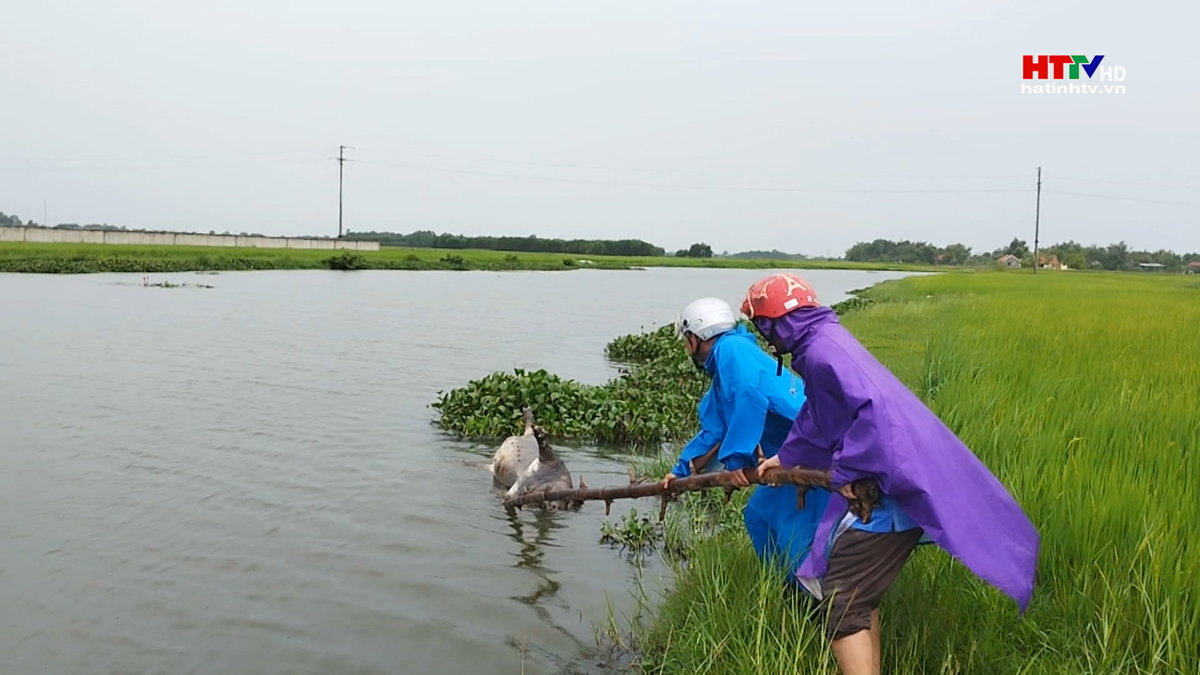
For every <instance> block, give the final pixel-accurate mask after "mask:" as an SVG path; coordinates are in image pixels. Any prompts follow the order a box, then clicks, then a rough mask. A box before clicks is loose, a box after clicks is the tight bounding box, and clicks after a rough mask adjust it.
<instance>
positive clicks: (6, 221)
mask: <svg viewBox="0 0 1200 675" xmlns="http://www.w3.org/2000/svg"><path fill="white" fill-rule="evenodd" d="M29 224H30V225H33V221H32V220H31V221H29ZM5 225H7V226H9V227H25V223H22V222H21V219H20V218H19V217H17V216H9V215H5V213H4V212H3V211H0V227H3V226H5Z"/></svg>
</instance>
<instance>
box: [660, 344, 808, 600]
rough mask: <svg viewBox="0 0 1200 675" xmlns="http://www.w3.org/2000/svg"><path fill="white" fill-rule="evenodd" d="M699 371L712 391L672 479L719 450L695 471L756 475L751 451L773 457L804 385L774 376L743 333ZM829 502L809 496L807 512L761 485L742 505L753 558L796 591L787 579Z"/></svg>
mask: <svg viewBox="0 0 1200 675" xmlns="http://www.w3.org/2000/svg"><path fill="white" fill-rule="evenodd" d="M704 369H705V371H706V372H708V374H709V375H710V376H711V377H712V384H711V385H710V386H709V388H708V391H706V392H705V393H704V397H703V398H701V399H700V404H699V406H698V411H699V415H700V427H701V429H700V432H699V433H697V434H696V436H695V437H694V438H692V440H691V441H689V442H688V444H687V445H685V446H684V448H683V450H682V452H681V453H680V458H679V463H678V464H676V465H675V468H674V469H672V470H671V472H672V473H674V474H675V475H676V476H679V477H684V476H688V475H691V474H692V466H691V464H692V462H693V461H698V460H700V459H701V458H702V457H703V456H704V455H705V454H707V453H708V452H709V451H710V450H712V448H713V446H716V445H717V444H720V448H719V449H718V451H717V454H716V456H715V457H713V458H712V461H711V462H710V463H709V466H704V467H697V470H699V471H705V470H710V467H711V464H713V463H716V462H719V463H721V464H723V465H724V466H725V468H726V469H727V470H737V469H745V468H752V467H755V466H757V465H758V461H757V458H756V455H755V449H756V448H757V447H761V448H762V452H763V455H764V456H766V457H772V456H774V455H775V453H776V452H778V450H779V446H780V445H781V444H782V443H783V441H784V439H785V438H787V435H788V431H789V430H790V429H791V427H792V422H793V420H794V419H795V417H796V415H797V414H798V413H799V411H800V407H801V406H802V405H803V403H804V397H805V394H804V383H803V381H801V380H800V378H799V377H796V376H795V375H794V374H793V373H791V372H788V371H784V372H783V374H781V375H777V374H776V371H777V364H776V361H775V359H773V358H771V357H770V356H769V355H768V354H767V353H766V352H765V351H763V350H762V348H761V347H759V345H758V342H757V341H756V340H755V338H754V336H753V335H752V334H751V333H750V332H749V331H747V330H746V328H745V327H744V326H742V325H738V326H737V327H736V328H735V329H733V330H731V331H729V332H727V333H724V334H722V335H721V336H719V337H718V338H717V339H716V340H715V341H714V342H713V346H712V349H711V350H710V351H709V353H708V358H707V359H706V360H705V362H704ZM829 497H830V494H829V492H828V491H826V490H823V489H821V488H810V489H809V491H808V492H807V493H806V495H805V500H804V501H805V504H804V506H805V508H804V509H799V508H797V493H796V486H794V485H781V486H777V487H771V486H766V485H759V486H757V487H755V488H754V494H753V495H752V496H751V497H750V500H749V502H748V503H747V504H746V509H745V511H744V512H743V519H744V521H745V524H746V530H747V533H748V534H749V535H750V541H751V542H752V543H753V545H754V551H755V553H757V554H758V557H759V559H761V560H762V561H764V562H767V563H770V564H778V565H781V566H782V567H783V569H784V570H786V571H787V572H789V574H787V575H786V578H787V579H788V581H789V582H790V583H793V584H796V583H798V582H797V581H796V579H795V577H794V575H793V574H791V572H794V571H795V569H796V567H797V566H798V565H799V564H800V561H801V559H803V558H804V556H805V555H806V554H807V553H808V550H809V549H810V548H811V547H812V542H813V534H814V532H815V531H816V527H817V524H818V523H819V522H820V519H821V514H822V513H824V512H825V507H826V505H827V504H828V502H829Z"/></svg>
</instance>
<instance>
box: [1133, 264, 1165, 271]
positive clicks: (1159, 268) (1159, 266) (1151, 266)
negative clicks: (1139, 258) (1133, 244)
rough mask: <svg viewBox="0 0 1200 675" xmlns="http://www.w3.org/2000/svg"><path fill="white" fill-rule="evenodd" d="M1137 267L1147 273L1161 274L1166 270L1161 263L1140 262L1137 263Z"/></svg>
mask: <svg viewBox="0 0 1200 675" xmlns="http://www.w3.org/2000/svg"><path fill="white" fill-rule="evenodd" d="M1138 267H1140V268H1142V269H1144V270H1146V271H1147V272H1161V271H1163V270H1164V269H1166V267H1167V266H1166V265H1164V264H1162V263H1155V262H1140V263H1138Z"/></svg>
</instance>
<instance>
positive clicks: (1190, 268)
mask: <svg viewBox="0 0 1200 675" xmlns="http://www.w3.org/2000/svg"><path fill="white" fill-rule="evenodd" d="M1184 273H1185V274H1200V260H1197V261H1195V262H1190V263H1188V265H1187V270H1186V271H1185V272H1184Z"/></svg>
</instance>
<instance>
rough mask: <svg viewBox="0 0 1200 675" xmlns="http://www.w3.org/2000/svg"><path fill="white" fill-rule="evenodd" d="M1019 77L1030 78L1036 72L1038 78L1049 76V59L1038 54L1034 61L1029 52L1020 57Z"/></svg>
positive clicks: (1042, 78)
mask: <svg viewBox="0 0 1200 675" xmlns="http://www.w3.org/2000/svg"><path fill="white" fill-rule="evenodd" d="M1021 72H1022V75H1021V79H1023V80H1032V79H1033V74H1034V73H1037V76H1038V79H1039V80H1044V79H1046V78H1047V77H1049V76H1050V59H1049V58H1048V57H1045V56H1039V57H1038V58H1037V60H1036V61H1034V60H1033V57H1032V56H1030V55H1029V54H1025V55H1023V56H1022V57H1021Z"/></svg>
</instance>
